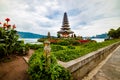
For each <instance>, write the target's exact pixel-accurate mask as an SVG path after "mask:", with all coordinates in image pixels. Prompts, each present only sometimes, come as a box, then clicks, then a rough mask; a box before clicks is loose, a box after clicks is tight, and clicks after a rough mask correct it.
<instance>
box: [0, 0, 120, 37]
mask: <svg viewBox="0 0 120 80" xmlns="http://www.w3.org/2000/svg"><path fill="white" fill-rule="evenodd" d="M118 2H119V0H109V1H108V0H69V1H68V0H44V1H43V0H1V1H0V21H2V22H3V20H4V18H6V17H9V18H11V23H12V24H16V25H17V30H19V31H27V32H34V33H38V34H44V35H46V34H47V32H48V31H50V32H51V34H52V35H54V36H56V33H57V31H58V30H60V28H61V25H62V18H63V13H64V12H65V11H66V12H68V19H69V22H70V27H71V29H72V30H73V31H74V32H75V33H76V34H77V35H78V34H80V35H82V36H92V35H96V34H101V33H105V32H107V31H108V30H109V29H111V28H117V27H120V23H119V22H120V9H119V7H120V6H119V4H118Z"/></svg>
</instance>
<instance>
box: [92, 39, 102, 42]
mask: <svg viewBox="0 0 120 80" xmlns="http://www.w3.org/2000/svg"><path fill="white" fill-rule="evenodd" d="M92 40H95V41H97V42H103V41H104V39H102V38H93V39H92Z"/></svg>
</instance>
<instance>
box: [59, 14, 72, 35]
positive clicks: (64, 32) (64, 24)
mask: <svg viewBox="0 0 120 80" xmlns="http://www.w3.org/2000/svg"><path fill="white" fill-rule="evenodd" d="M57 33H59V34H61V35H62V37H68V36H69V34H72V33H74V32H73V31H71V30H70V27H69V22H68V18H67V13H66V12H65V13H64V16H63V22H62V28H61V30H60V31H58V32H57Z"/></svg>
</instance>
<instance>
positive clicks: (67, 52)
mask: <svg viewBox="0 0 120 80" xmlns="http://www.w3.org/2000/svg"><path fill="white" fill-rule="evenodd" d="M118 41H119V39H116V40H108V41H104V42H100V43H96V42H88V43H85V44H79V45H77V46H73V45H69V46H66V45H65V46H63V45H56V44H51V48H52V49H51V54H54V55H55V56H56V58H57V59H58V60H60V61H63V62H67V61H70V60H73V59H76V58H78V57H81V56H84V55H86V54H88V53H90V52H92V51H96V50H98V49H100V48H102V47H105V46H108V45H110V44H113V43H115V42H118ZM39 46H40V45H39ZM41 46H43V45H41ZM36 51H37V52H41V53H43V47H41V48H39V49H38V50H36Z"/></svg>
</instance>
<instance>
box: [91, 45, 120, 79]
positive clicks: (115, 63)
mask: <svg viewBox="0 0 120 80" xmlns="http://www.w3.org/2000/svg"><path fill="white" fill-rule="evenodd" d="M92 80H120V46H119V47H118V48H117V49H116V50H115V51H114V52H113V54H112V56H111V57H110V58H109V59H108V60H107V62H106V63H105V64H104V65H103V66H102V68H100V70H99V71H98V72H97V74H96V75H95V76H94V77H93V79H92Z"/></svg>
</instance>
